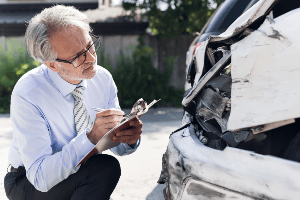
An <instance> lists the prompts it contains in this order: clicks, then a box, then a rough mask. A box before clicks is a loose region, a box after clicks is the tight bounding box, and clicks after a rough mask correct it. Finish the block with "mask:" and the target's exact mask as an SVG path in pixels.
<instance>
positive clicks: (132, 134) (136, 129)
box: [112, 118, 143, 145]
mask: <svg viewBox="0 0 300 200" xmlns="http://www.w3.org/2000/svg"><path fill="white" fill-rule="evenodd" d="M129 125H130V126H131V128H129V129H125V130H122V131H119V132H118V133H117V134H116V135H115V136H114V137H113V138H112V140H113V141H114V142H123V143H127V144H129V145H131V144H135V143H136V142H137V141H138V139H140V137H141V133H142V131H143V130H142V127H143V123H142V121H141V120H139V119H137V118H135V119H134V120H132V121H131V122H130V123H129Z"/></svg>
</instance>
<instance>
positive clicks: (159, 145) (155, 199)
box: [0, 108, 183, 200]
mask: <svg viewBox="0 0 300 200" xmlns="http://www.w3.org/2000/svg"><path fill="white" fill-rule="evenodd" d="M125 112H126V113H129V110H125ZM182 112H183V111H182V109H177V108H176V109H175V108H157V109H155V108H151V109H150V110H149V111H148V113H146V114H145V115H144V116H142V118H141V120H142V121H143V123H144V126H143V133H142V142H141V145H140V147H139V148H138V150H137V151H136V152H135V153H134V154H131V155H128V156H124V157H117V159H118V160H119V162H120V163H121V168H122V176H121V178H120V181H119V183H118V185H117V187H116V189H115V191H114V193H113V194H112V198H113V200H163V199H164V198H163V194H162V190H163V189H164V187H165V186H164V185H159V184H157V183H156V182H157V180H158V178H159V175H160V170H161V158H162V154H163V153H164V152H165V150H166V148H167V144H168V139H169V134H170V133H171V132H172V131H174V130H176V129H177V128H179V123H180V119H181V116H182ZM11 139H12V126H11V121H10V119H9V115H8V114H4V115H0V158H1V162H0V177H1V178H0V200H7V198H6V196H5V192H4V186H3V178H4V176H5V174H6V168H7V155H8V149H9V145H10V142H11ZM104 153H107V154H111V153H110V152H109V151H107V152H104Z"/></svg>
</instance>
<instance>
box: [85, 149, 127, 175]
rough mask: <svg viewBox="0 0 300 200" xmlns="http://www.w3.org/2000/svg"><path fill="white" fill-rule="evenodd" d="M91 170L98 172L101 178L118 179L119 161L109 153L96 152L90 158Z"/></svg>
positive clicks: (119, 173) (119, 172)
mask: <svg viewBox="0 0 300 200" xmlns="http://www.w3.org/2000/svg"><path fill="white" fill-rule="evenodd" d="M89 160H90V165H91V168H92V169H91V170H92V171H93V173H94V174H96V173H97V174H99V175H100V176H101V178H105V177H106V178H108V179H115V180H117V181H118V180H119V178H120V176H121V168H120V163H119V161H118V160H117V159H116V158H115V157H113V156H110V155H106V154H98V155H95V156H93V157H91V158H90V159H89Z"/></svg>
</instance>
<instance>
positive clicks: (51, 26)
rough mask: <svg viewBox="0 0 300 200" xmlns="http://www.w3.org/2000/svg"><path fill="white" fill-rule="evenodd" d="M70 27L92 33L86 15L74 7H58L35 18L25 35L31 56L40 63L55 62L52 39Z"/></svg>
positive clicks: (55, 56)
mask: <svg viewBox="0 0 300 200" xmlns="http://www.w3.org/2000/svg"><path fill="white" fill-rule="evenodd" d="M69 26H76V27H78V28H81V29H82V30H85V31H87V32H91V27H90V25H89V23H88V20H87V17H86V15H85V14H83V13H82V12H80V11H79V10H77V9H76V8H75V7H73V6H63V5H56V6H53V7H51V8H46V9H44V10H43V11H42V12H41V13H39V14H37V15H36V16H34V17H33V18H32V19H31V20H30V22H29V24H28V26H27V30H26V33H25V40H26V44H27V48H28V52H29V53H30V55H31V56H32V57H33V58H34V59H36V60H38V61H40V62H53V61H55V60H56V58H57V55H56V53H55V52H53V49H52V45H51V42H50V38H51V36H52V35H53V34H55V33H56V32H61V31H66V29H67V27H69Z"/></svg>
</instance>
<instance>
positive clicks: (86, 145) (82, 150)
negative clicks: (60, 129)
mask: <svg viewBox="0 0 300 200" xmlns="http://www.w3.org/2000/svg"><path fill="white" fill-rule="evenodd" d="M89 131H90V130H89V129H88V128H87V129H86V130H85V131H83V132H82V133H81V134H79V135H77V137H75V138H74V139H73V140H72V143H73V147H74V148H75V151H76V153H77V161H76V163H74V164H75V165H74V167H75V166H76V165H77V163H78V162H79V161H80V160H81V159H82V158H83V157H84V156H85V155H86V154H87V153H88V152H89V151H90V150H91V149H92V148H94V147H95V145H94V144H93V143H92V142H91V141H90V140H89V139H88V138H87V135H86V134H87V133H88V132H89Z"/></svg>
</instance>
